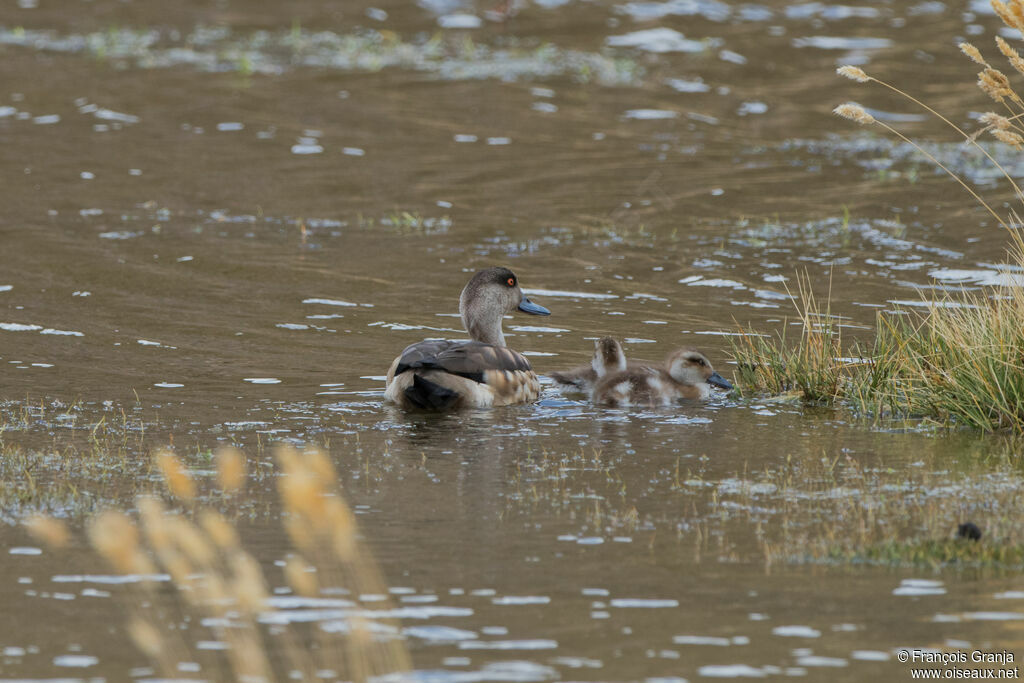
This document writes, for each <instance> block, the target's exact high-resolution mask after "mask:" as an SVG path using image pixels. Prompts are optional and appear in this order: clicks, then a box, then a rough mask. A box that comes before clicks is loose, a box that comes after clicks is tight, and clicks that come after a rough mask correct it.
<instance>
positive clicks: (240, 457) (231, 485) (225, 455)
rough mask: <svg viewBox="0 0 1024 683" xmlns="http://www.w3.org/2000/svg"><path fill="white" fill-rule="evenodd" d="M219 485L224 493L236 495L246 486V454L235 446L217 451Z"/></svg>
mask: <svg viewBox="0 0 1024 683" xmlns="http://www.w3.org/2000/svg"><path fill="white" fill-rule="evenodd" d="M214 460H215V461H216V463H217V483H218V485H219V486H220V490H221V491H223V492H224V493H235V492H237V491H240V490H241V489H242V487H243V486H244V485H245V477H246V463H245V454H244V453H242V451H240V450H238V449H237V448H235V447H233V446H226V447H224V448H219V449H217V452H216V453H215V454H214Z"/></svg>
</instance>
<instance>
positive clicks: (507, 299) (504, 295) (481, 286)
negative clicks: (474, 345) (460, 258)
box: [459, 267, 551, 346]
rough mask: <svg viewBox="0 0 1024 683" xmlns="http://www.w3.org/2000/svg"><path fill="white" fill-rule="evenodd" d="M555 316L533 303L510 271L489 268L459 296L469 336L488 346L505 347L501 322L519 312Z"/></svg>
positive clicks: (463, 319)
mask: <svg viewBox="0 0 1024 683" xmlns="http://www.w3.org/2000/svg"><path fill="white" fill-rule="evenodd" d="M517 310H518V311H522V312H523V313H529V314H530V315H551V311H549V310H548V309H546V308H544V307H543V306H539V305H537V304H535V303H533V302H532V301H530V300H529V299H528V298H527V297H526V295H525V294H523V291H522V290H521V289H520V288H519V278H517V277H516V274H515V273H513V272H512V271H511V270H509V269H508V268H501V267H495V268H485V269H484V270H481V271H480V272H478V273H477V274H476V275H474V276H473V278H472V279H471V280H470V281H469V284H467V285H466V286H465V288H464V289H463V290H462V295H461V296H459V313H460V315H461V316H462V324H463V326H464V327H465V328H466V331H467V332H469V336H470V337H471V338H472V339H474V340H476V341H481V342H485V343H487V344H497V345H498V346H504V345H505V335H504V333H502V331H501V319H502V318H503V317H504V316H505V315H507V314H509V313H513V312H515V311H517Z"/></svg>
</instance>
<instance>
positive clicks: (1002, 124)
mask: <svg viewBox="0 0 1024 683" xmlns="http://www.w3.org/2000/svg"><path fill="white" fill-rule="evenodd" d="M978 120H979V121H981V122H982V123H983V124H985V125H986V126H989V127H990V128H997V129H999V130H1009V128H1010V125H1011V124H1010V119H1008V118H1006V117H1005V116H1003V115H1002V114H997V113H995V112H994V111H989V112H985V113H984V114H982V115H981V116H980V117H979V118H978Z"/></svg>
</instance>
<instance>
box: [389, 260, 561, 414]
mask: <svg viewBox="0 0 1024 683" xmlns="http://www.w3.org/2000/svg"><path fill="white" fill-rule="evenodd" d="M515 311H520V312H522V313H526V314H528V315H550V314H551V312H550V311H549V310H548V309H546V308H544V307H543V306H540V305H538V304H536V303H534V302H532V301H530V299H529V298H527V297H526V295H525V294H523V292H522V290H521V289H520V287H519V278H518V277H516V275H515V273H513V272H512V271H511V270H509V269H508V268H501V267H495V268H487V269H484V270H481V271H480V272H478V273H477V274H476V275H474V276H473V277H472V279H470V281H469V283H468V284H467V285H466V286H465V288H464V289H463V290H462V294H461V295H460V296H459V313H460V315H461V317H462V324H463V326H464V327H465V328H466V331H467V332H468V333H469V336H470V340H471V341H448V340H425V341H421V342H416V343H415V344H412V345H410V346H407V347H406V348H405V350H404V351H402V353H401V354H400V355H399V356H398V357H397V358H395V360H394V361H393V362H392V363H391V368H390V369H389V370H388V376H387V386H386V389H385V391H384V398H385V399H386V400H388V401H391V402H392V403H396V404H398V405H399V406H400V407H402V408H406V409H409V410H428V411H448V410H457V409H460V408H489V407H492V406H503V405H511V404H515V403H527V402H530V401H535V400H536V399H537V397H538V396H539V395H540V382H539V381H538V380H537V375H536V374H535V373H534V372H533V368H532V367H531V366H530V361H528V360H527V359H526V357H525V356H523V355H522V354H521V353H519V352H517V351H513V350H512V349H510V348H508V347H507V346H506V345H505V335H504V333H503V332H502V329H501V322H502V318H503V317H504V316H505V315H506V314H509V313H513V312H515Z"/></svg>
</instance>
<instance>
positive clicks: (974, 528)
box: [956, 522, 981, 541]
mask: <svg viewBox="0 0 1024 683" xmlns="http://www.w3.org/2000/svg"><path fill="white" fill-rule="evenodd" d="M956 535H957V538H966V539H967V540H969V541H980V540H981V529H980V528H979V527H978V525H977V524H975V523H974V522H964V523H963V524H961V525H960V526H958V527H957V528H956Z"/></svg>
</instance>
